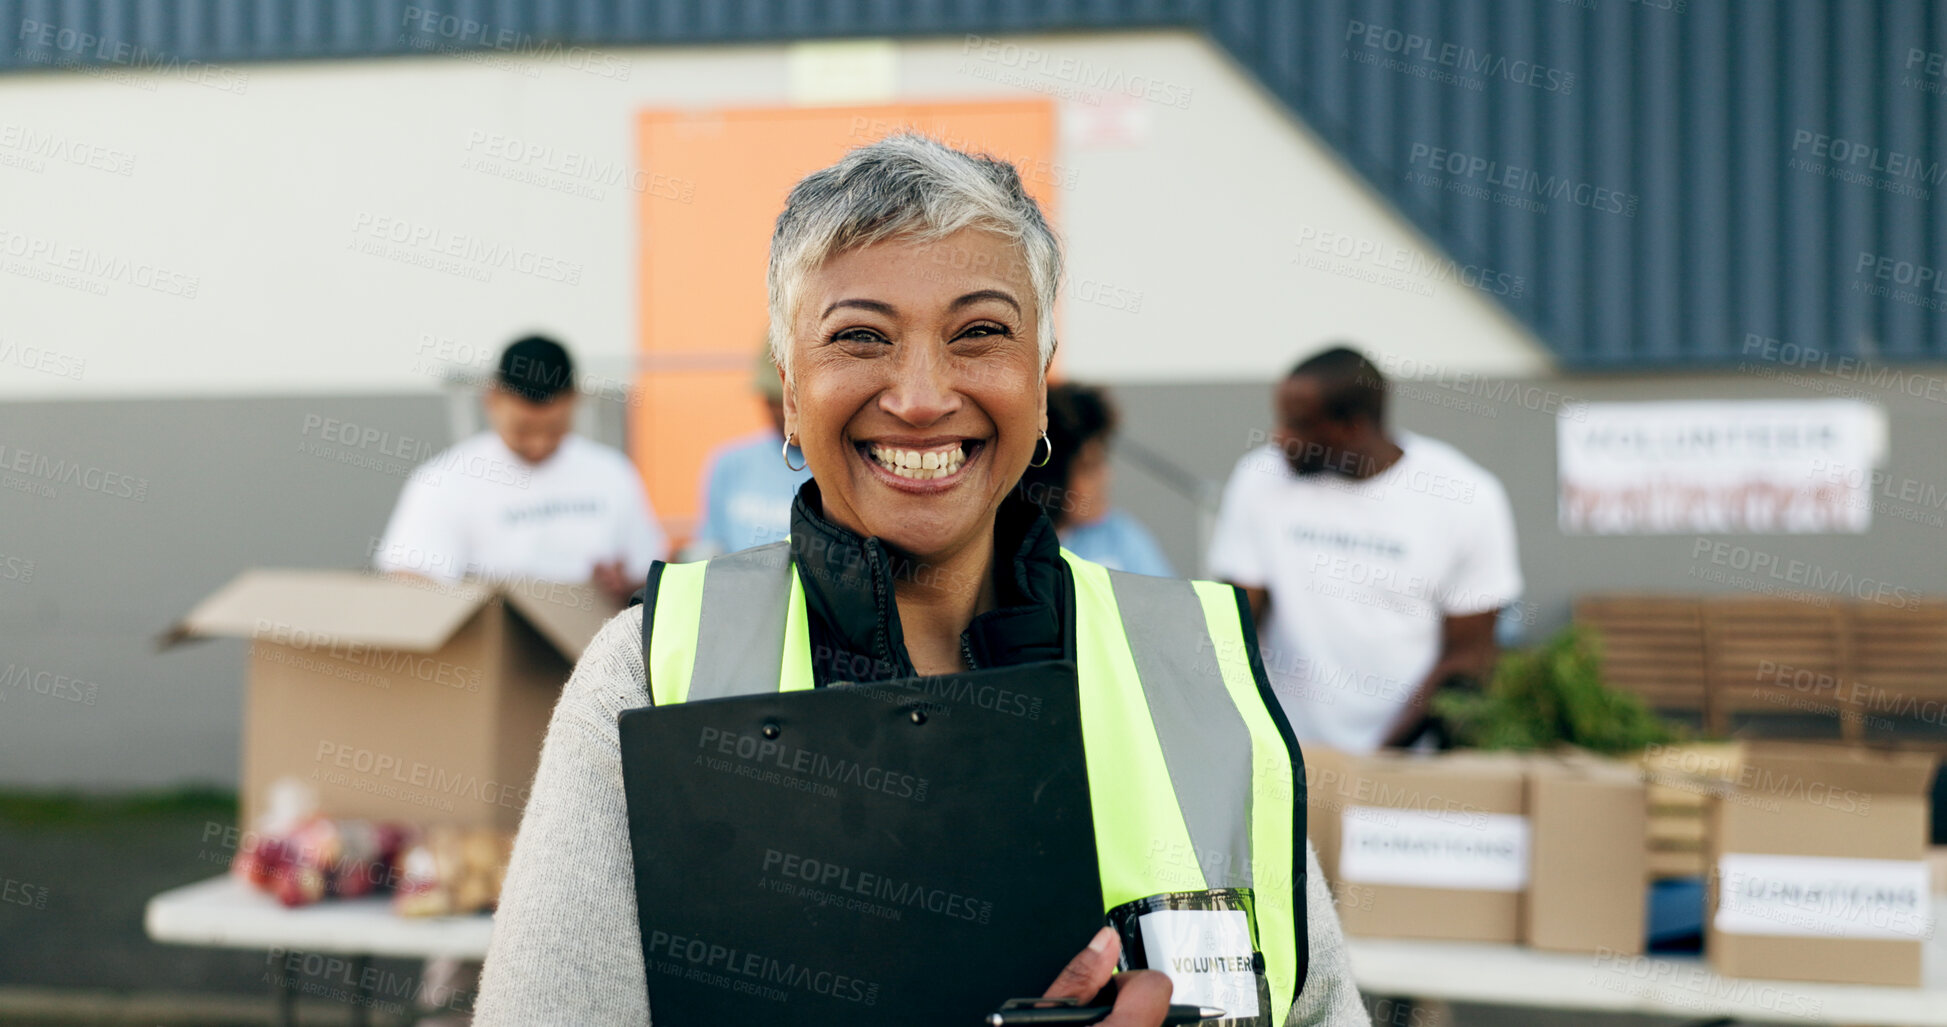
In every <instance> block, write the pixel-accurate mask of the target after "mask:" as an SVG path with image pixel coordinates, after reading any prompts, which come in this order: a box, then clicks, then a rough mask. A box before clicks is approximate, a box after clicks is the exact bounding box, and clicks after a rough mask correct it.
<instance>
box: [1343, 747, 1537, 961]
mask: <svg viewBox="0 0 1947 1027" xmlns="http://www.w3.org/2000/svg"><path fill="white" fill-rule="evenodd" d="M1344 772H1345V773H1346V774H1347V778H1346V784H1344V785H1343V786H1341V787H1339V788H1335V789H1334V790H1333V791H1332V792H1330V793H1328V794H1327V795H1326V796H1324V797H1323V801H1324V802H1327V803H1332V804H1335V805H1337V806H1338V807H1339V809H1338V811H1337V813H1338V815H1337V833H1338V839H1337V841H1336V843H1334V849H1335V852H1336V859H1335V861H1334V866H1333V869H1332V870H1331V871H1329V872H1328V874H1329V875H1335V876H1332V880H1333V883H1334V893H1335V895H1336V896H1337V897H1338V907H1339V919H1340V922H1341V923H1342V924H1343V925H1344V928H1345V932H1346V933H1347V934H1354V935H1363V936H1367V937H1384V938H1442V939H1458V940H1465V941H1498V942H1512V941H1518V940H1520V937H1521V927H1522V914H1521V910H1522V892H1523V890H1524V889H1525V887H1526V886H1527V877H1528V847H1529V826H1528V819H1527V816H1526V771H1525V769H1524V767H1523V765H1522V760H1521V759H1520V758H1518V757H1513V756H1507V755H1500V754H1483V753H1449V754H1445V755H1440V756H1425V755H1415V754H1393V753H1387V754H1379V755H1374V756H1364V757H1347V758H1346V769H1345V771H1344ZM1322 833H1324V834H1326V835H1328V836H1329V833H1330V829H1329V828H1328V829H1327V830H1326V831H1325V832H1322ZM1314 844H1316V843H1314Z"/></svg>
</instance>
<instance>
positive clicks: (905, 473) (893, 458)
mask: <svg viewBox="0 0 1947 1027" xmlns="http://www.w3.org/2000/svg"><path fill="white" fill-rule="evenodd" d="M870 449H871V453H872V459H873V461H874V462H875V463H877V464H878V465H879V466H880V467H883V468H885V469H886V470H888V471H891V472H892V473H894V474H896V475H898V476H900V477H901V478H911V479H913V480H915V481H926V480H928V479H931V478H945V477H949V476H951V475H952V474H953V473H954V472H955V471H958V470H959V469H960V465H961V464H964V463H966V462H967V454H966V452H965V451H964V450H963V449H961V447H959V446H953V447H952V448H949V449H923V450H922V449H895V448H893V447H891V446H872V447H870Z"/></svg>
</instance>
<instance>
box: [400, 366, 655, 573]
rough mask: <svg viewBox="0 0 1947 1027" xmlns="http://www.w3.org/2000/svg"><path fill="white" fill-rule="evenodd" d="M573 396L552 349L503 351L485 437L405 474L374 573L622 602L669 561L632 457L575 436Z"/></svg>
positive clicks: (568, 375) (567, 371)
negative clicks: (565, 587)
mask: <svg viewBox="0 0 1947 1027" xmlns="http://www.w3.org/2000/svg"><path fill="white" fill-rule="evenodd" d="M575 400H576V392H575V380H574V363H573V361H572V360H570V359H569V356H568V351H567V350H565V349H563V348H562V346H561V344H560V343H557V342H555V341H554V340H552V339H546V338H541V337H539V336H530V337H528V338H525V339H520V340H518V341H516V342H514V343H512V344H511V345H509V346H508V347H507V349H506V351H505V352H503V353H502V354H501V356H500V367H499V370H498V371H497V372H496V373H495V376H494V382H493V384H492V385H491V386H489V387H488V389H487V394H486V411H487V420H488V422H489V423H490V425H491V426H492V427H491V430H489V431H484V432H481V433H480V434H478V435H475V436H473V437H472V438H469V439H465V440H463V441H461V442H459V443H458V444H456V445H454V446H453V447H451V448H450V449H447V450H445V451H444V452H442V453H440V454H439V455H438V456H435V457H433V459H432V460H430V461H428V462H427V463H426V464H424V465H423V466H421V467H420V468H418V469H417V470H415V471H414V472H413V475H412V477H411V479H410V480H408V481H407V483H406V487H405V490H404V491H403V492H401V493H400V495H399V505H398V506H397V507H395V508H394V509H393V511H392V520H391V521H390V523H388V524H387V525H386V529H385V537H384V539H383V540H381V541H380V543H379V546H378V549H377V552H376V553H375V554H374V563H375V564H376V565H377V567H378V569H379V570H381V571H385V572H388V573H404V574H416V575H420V576H423V577H427V578H432V579H433V580H436V581H457V580H459V579H461V578H463V577H472V578H485V579H489V580H496V581H497V580H505V579H509V578H532V579H536V580H540V581H557V582H568V583H580V582H593V583H594V584H595V585H597V586H598V587H600V588H601V590H602V591H603V592H605V593H607V594H608V596H609V597H610V598H611V599H613V600H615V601H616V603H617V604H620V603H621V602H622V601H624V600H626V599H627V598H628V596H629V594H630V593H631V592H633V591H634V590H635V589H636V587H637V586H638V585H640V584H641V583H642V581H643V579H644V578H645V577H646V576H647V575H648V573H649V565H650V563H651V562H652V561H655V560H660V559H663V558H664V557H665V556H667V555H668V547H669V543H668V539H667V538H666V537H665V536H664V535H663V531H662V528H661V526H660V525H658V524H657V523H656V515H655V511H654V509H653V508H652V507H651V506H650V503H649V498H648V496H647V495H645V494H644V492H643V487H642V478H641V476H639V475H638V474H637V473H636V470H635V466H634V465H633V464H631V463H630V462H629V459H628V458H627V457H625V456H623V455H622V453H621V452H620V451H618V450H615V449H612V448H610V447H608V446H604V445H602V444H601V443H598V442H595V441H592V440H590V439H586V438H583V437H581V436H579V435H576V434H573V432H572V430H571V429H572V428H573V425H574V416H575Z"/></svg>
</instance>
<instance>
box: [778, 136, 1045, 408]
mask: <svg viewBox="0 0 1947 1027" xmlns="http://www.w3.org/2000/svg"><path fill="white" fill-rule="evenodd" d="M968 227H977V228H983V229H986V230H988V231H992V232H996V233H999V234H1000V235H1002V236H1005V237H1007V238H1009V239H1013V240H1015V241H1016V242H1017V243H1019V244H1020V247H1021V253H1022V255H1023V256H1024V257H1025V258H1026V259H1027V265H1028V280H1029V281H1030V282H1031V283H1032V284H1033V286H1034V302H1035V307H1036V310H1037V311H1038V313H1039V315H1040V316H1039V318H1038V319H1037V324H1036V329H1037V331H1036V335H1037V337H1038V338H1039V339H1040V343H1041V366H1042V367H1043V368H1044V369H1045V368H1046V367H1047V366H1048V361H1049V360H1050V359H1051V358H1052V357H1053V356H1054V354H1055V290H1056V289H1057V288H1059V287H1060V284H1061V245H1060V244H1059V243H1057V242H1056V241H1055V234H1054V232H1053V231H1052V230H1050V229H1049V227H1048V222H1047V220H1046V219H1045V218H1043V217H1042V216H1041V207H1040V206H1039V205H1038V204H1036V203H1035V202H1034V198H1033V197H1031V196H1029V195H1028V194H1027V190H1025V189H1023V188H1022V187H1021V176H1020V174H1019V173H1017V172H1016V171H1015V170H1014V166H1013V165H1012V164H1009V163H1007V162H1006V161H1004V160H997V159H995V158H992V157H989V156H986V155H984V154H982V155H975V154H969V153H962V152H961V151H959V150H956V149H953V148H952V147H950V146H947V145H946V144H944V143H941V142H939V141H938V140H935V139H929V138H927V137H926V136H923V135H917V134H913V133H903V134H900V135H895V136H889V137H887V138H885V139H881V140H879V141H878V142H876V143H870V144H868V145H865V146H861V147H859V148H857V149H855V150H853V151H851V152H850V153H847V154H846V155H845V156H844V157H843V158H841V159H840V160H839V162H838V163H836V164H834V165H832V166H831V167H828V168H825V169H823V170H822V171H814V172H812V173H811V174H809V175H806V176H805V177H804V178H803V179H802V180H801V181H799V182H798V184H797V185H796V186H794V187H792V189H791V195H790V196H789V197H788V198H787V199H786V200H785V201H784V213H782V214H779V215H778V216H777V230H776V231H775V232H773V233H772V234H771V268H770V274H769V276H768V284H769V287H770V304H771V332H770V335H771V359H772V360H774V361H775V362H776V363H777V365H778V366H779V367H781V368H783V369H784V373H785V376H786V377H787V378H788V377H789V376H790V374H791V318H792V316H793V315H794V314H795V313H796V312H797V306H798V289H799V286H800V285H801V284H802V283H803V281H804V279H805V276H806V275H808V274H809V273H810V272H811V271H813V270H814V269H816V268H817V267H818V266H819V265H821V264H823V263H824V262H825V261H826V260H829V259H831V258H832V257H833V256H836V255H837V254H839V253H842V252H844V251H846V250H850V249H855V248H857V247H860V246H869V245H871V244H873V243H876V242H880V241H882V240H885V239H889V238H893V237H895V236H898V237H901V238H907V239H914V240H918V241H921V242H931V241H934V240H938V239H943V238H945V237H946V236H949V235H952V234H953V233H954V232H957V231H959V230H960V229H962V228H968ZM943 266H952V265H951V264H947V265H943Z"/></svg>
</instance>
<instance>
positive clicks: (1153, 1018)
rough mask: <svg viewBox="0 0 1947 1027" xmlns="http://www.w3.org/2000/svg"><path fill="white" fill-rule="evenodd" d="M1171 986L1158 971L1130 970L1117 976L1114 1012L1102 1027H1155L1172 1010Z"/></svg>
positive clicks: (1167, 979) (1166, 977)
mask: <svg viewBox="0 0 1947 1027" xmlns="http://www.w3.org/2000/svg"><path fill="white" fill-rule="evenodd" d="M1171 989H1172V985H1171V984H1170V979H1169V976H1168V975H1167V974H1164V973H1162V972H1161V971H1157V970H1129V971H1125V972H1123V973H1120V974H1117V975H1116V979H1115V1012H1113V1013H1110V1014H1109V1017H1108V1019H1106V1020H1103V1021H1102V1027H1156V1025H1157V1024H1160V1023H1162V1022H1163V1017H1164V1016H1166V1015H1168V1014H1169V1011H1170V991H1171Z"/></svg>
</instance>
